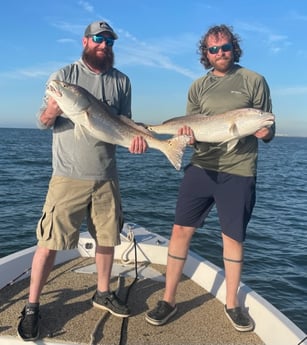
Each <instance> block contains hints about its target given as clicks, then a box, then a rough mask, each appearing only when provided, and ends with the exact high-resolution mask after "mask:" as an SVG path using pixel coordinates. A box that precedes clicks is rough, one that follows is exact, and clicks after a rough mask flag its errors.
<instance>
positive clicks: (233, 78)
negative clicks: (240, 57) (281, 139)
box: [186, 65, 275, 176]
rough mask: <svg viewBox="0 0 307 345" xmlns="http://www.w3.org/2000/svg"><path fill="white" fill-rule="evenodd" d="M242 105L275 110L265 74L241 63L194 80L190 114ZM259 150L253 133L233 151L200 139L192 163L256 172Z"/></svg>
mask: <svg viewBox="0 0 307 345" xmlns="http://www.w3.org/2000/svg"><path fill="white" fill-rule="evenodd" d="M240 108H256V109H261V110H263V111H267V112H272V103H271V97H270V90H269V87H268V84H267V82H266V80H265V79H264V77H263V76H261V75H259V74H257V73H255V72H253V71H250V70H248V69H246V68H243V67H241V66H239V65H235V66H234V67H233V68H232V69H231V71H229V72H228V73H227V74H226V75H225V76H223V77H217V76H215V75H213V74H212V72H211V71H210V72H208V73H207V74H206V75H205V76H203V77H201V78H199V79H197V80H196V81H194V82H193V84H192V85H191V87H190V89H189V93H188V102H187V108H186V113H187V115H192V114H205V115H208V116H214V115H217V114H222V113H225V112H227V111H230V110H235V109H240ZM273 130H274V131H275V126H274V128H273ZM257 154H258V139H257V138H256V137H255V136H253V135H251V136H248V137H245V138H242V139H241V140H239V142H238V143H237V145H236V146H235V147H234V148H232V149H231V150H229V151H228V150H227V144H226V143H224V144H216V143H205V142H197V143H196V144H195V152H194V154H193V156H192V159H191V163H192V164H193V165H196V166H199V167H201V168H205V169H209V170H215V171H220V172H227V173H230V174H235V175H240V176H255V175H256V171H257Z"/></svg>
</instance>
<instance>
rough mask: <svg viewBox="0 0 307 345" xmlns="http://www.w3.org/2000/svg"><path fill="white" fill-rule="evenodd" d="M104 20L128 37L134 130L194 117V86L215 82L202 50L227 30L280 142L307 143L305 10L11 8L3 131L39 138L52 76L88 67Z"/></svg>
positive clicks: (5, 6)
mask: <svg viewBox="0 0 307 345" xmlns="http://www.w3.org/2000/svg"><path fill="white" fill-rule="evenodd" d="M21 3H22V5H21ZM17 7H19V8H17ZM101 19H103V20H106V21H108V22H109V24H111V26H112V27H113V28H114V30H115V31H116V32H117V33H118V35H119V39H118V40H117V41H116V43H115V45H114V52H115V62H116V65H115V67H117V68H118V69H120V70H121V71H123V72H124V73H126V74H127V75H128V76H129V78H130V79H131V82H132V91H133V93H132V96H133V98H132V110H133V118H134V120H135V121H140V122H145V123H159V122H162V121H164V120H166V119H168V118H171V117H174V116H180V115H184V114H185V106H186V97H187V92H188V89H189V87H190V85H191V83H192V82H193V80H194V79H196V78H198V77H200V76H202V75H203V74H204V73H206V70H205V69H204V68H203V66H202V65H201V64H200V62H199V55H198V53H197V48H198V42H199V40H200V38H201V36H202V35H203V34H204V33H205V32H206V31H207V29H208V27H209V26H211V25H215V24H222V23H223V24H227V25H231V26H233V28H234V31H235V32H236V33H238V34H239V36H240V37H241V40H242V41H241V47H242V49H243V56H242V58H241V61H240V64H241V65H242V66H244V67H247V68H249V69H252V70H254V71H256V72H258V73H260V74H262V75H264V76H265V78H266V80H267V81H268V83H269V86H270V89H271V94H272V101H273V112H274V113H275V115H276V117H277V129H278V133H280V134H288V135H298V136H307V69H306V63H307V44H306V27H307V2H306V1H303V0H287V1H286V0H279V1H278V2H277V3H276V2H275V1H274V2H271V1H267V0H266V1H264V0H258V1H252V0H251V1H246V0H237V1H228V0H220V1H213V0H210V1H206V0H189V1H180V0H173V1H171V0H169V1H168V0H155V1H153V0H112V1H98V0H97V1H96V0H93V1H84V0H66V1H63V0H53V1H42V0H40V1H38V0H28V1H26V2H20V4H19V3H18V2H17V3H16V2H14V1H4V2H3V3H1V22H0V44H1V47H2V53H1V57H0V62H1V63H0V66H1V67H0V98H1V107H0V127H34V128H35V126H36V125H35V116H36V113H37V111H38V109H39V107H40V105H41V101H42V97H43V94H44V89H45V83H46V80H47V78H48V76H49V74H50V73H51V72H53V71H55V70H57V69H58V68H60V67H62V66H64V65H66V64H69V63H71V62H73V61H75V60H77V59H78V58H79V57H80V54H81V51H82V45H81V39H82V36H83V33H84V29H85V27H86V26H87V25H88V24H89V23H91V22H92V21H95V20H101Z"/></svg>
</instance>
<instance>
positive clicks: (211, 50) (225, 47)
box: [206, 43, 232, 54]
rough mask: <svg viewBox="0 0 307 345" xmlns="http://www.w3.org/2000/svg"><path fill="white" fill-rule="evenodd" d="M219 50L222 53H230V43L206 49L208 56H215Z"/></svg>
mask: <svg viewBox="0 0 307 345" xmlns="http://www.w3.org/2000/svg"><path fill="white" fill-rule="evenodd" d="M220 49H222V51H223V52H230V51H231V50H232V44H231V43H226V44H223V45H222V46H212V47H209V48H206V50H208V52H209V53H210V54H217V53H218V52H219V51H220Z"/></svg>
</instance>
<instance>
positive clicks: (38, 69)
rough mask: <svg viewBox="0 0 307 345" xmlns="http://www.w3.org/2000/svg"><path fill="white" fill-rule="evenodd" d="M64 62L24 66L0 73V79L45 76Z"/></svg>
mask: <svg viewBox="0 0 307 345" xmlns="http://www.w3.org/2000/svg"><path fill="white" fill-rule="evenodd" d="M65 64H67V62H66V63H63V62H55V61H53V62H49V63H47V64H43V65H39V66H29V67H25V68H19V69H16V70H14V71H8V72H2V73H0V80H1V81H3V80H5V79H36V78H42V77H43V78H45V79H46V78H47V77H49V75H50V74H51V73H52V72H54V71H56V70H57V69H59V68H60V67H61V66H64V65H65Z"/></svg>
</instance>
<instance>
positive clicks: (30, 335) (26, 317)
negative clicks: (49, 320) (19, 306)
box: [17, 306, 40, 341]
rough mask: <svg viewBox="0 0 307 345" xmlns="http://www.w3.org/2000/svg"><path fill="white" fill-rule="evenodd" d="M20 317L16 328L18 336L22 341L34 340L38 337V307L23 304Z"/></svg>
mask: <svg viewBox="0 0 307 345" xmlns="http://www.w3.org/2000/svg"><path fill="white" fill-rule="evenodd" d="M20 319H21V320H20V321H19V324H18V328H17V334H18V336H19V337H20V338H21V339H22V340H24V341H32V340H36V339H37V338H38V337H39V319H40V316H39V307H30V306H25V307H24V308H23V310H22V312H21V316H20Z"/></svg>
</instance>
